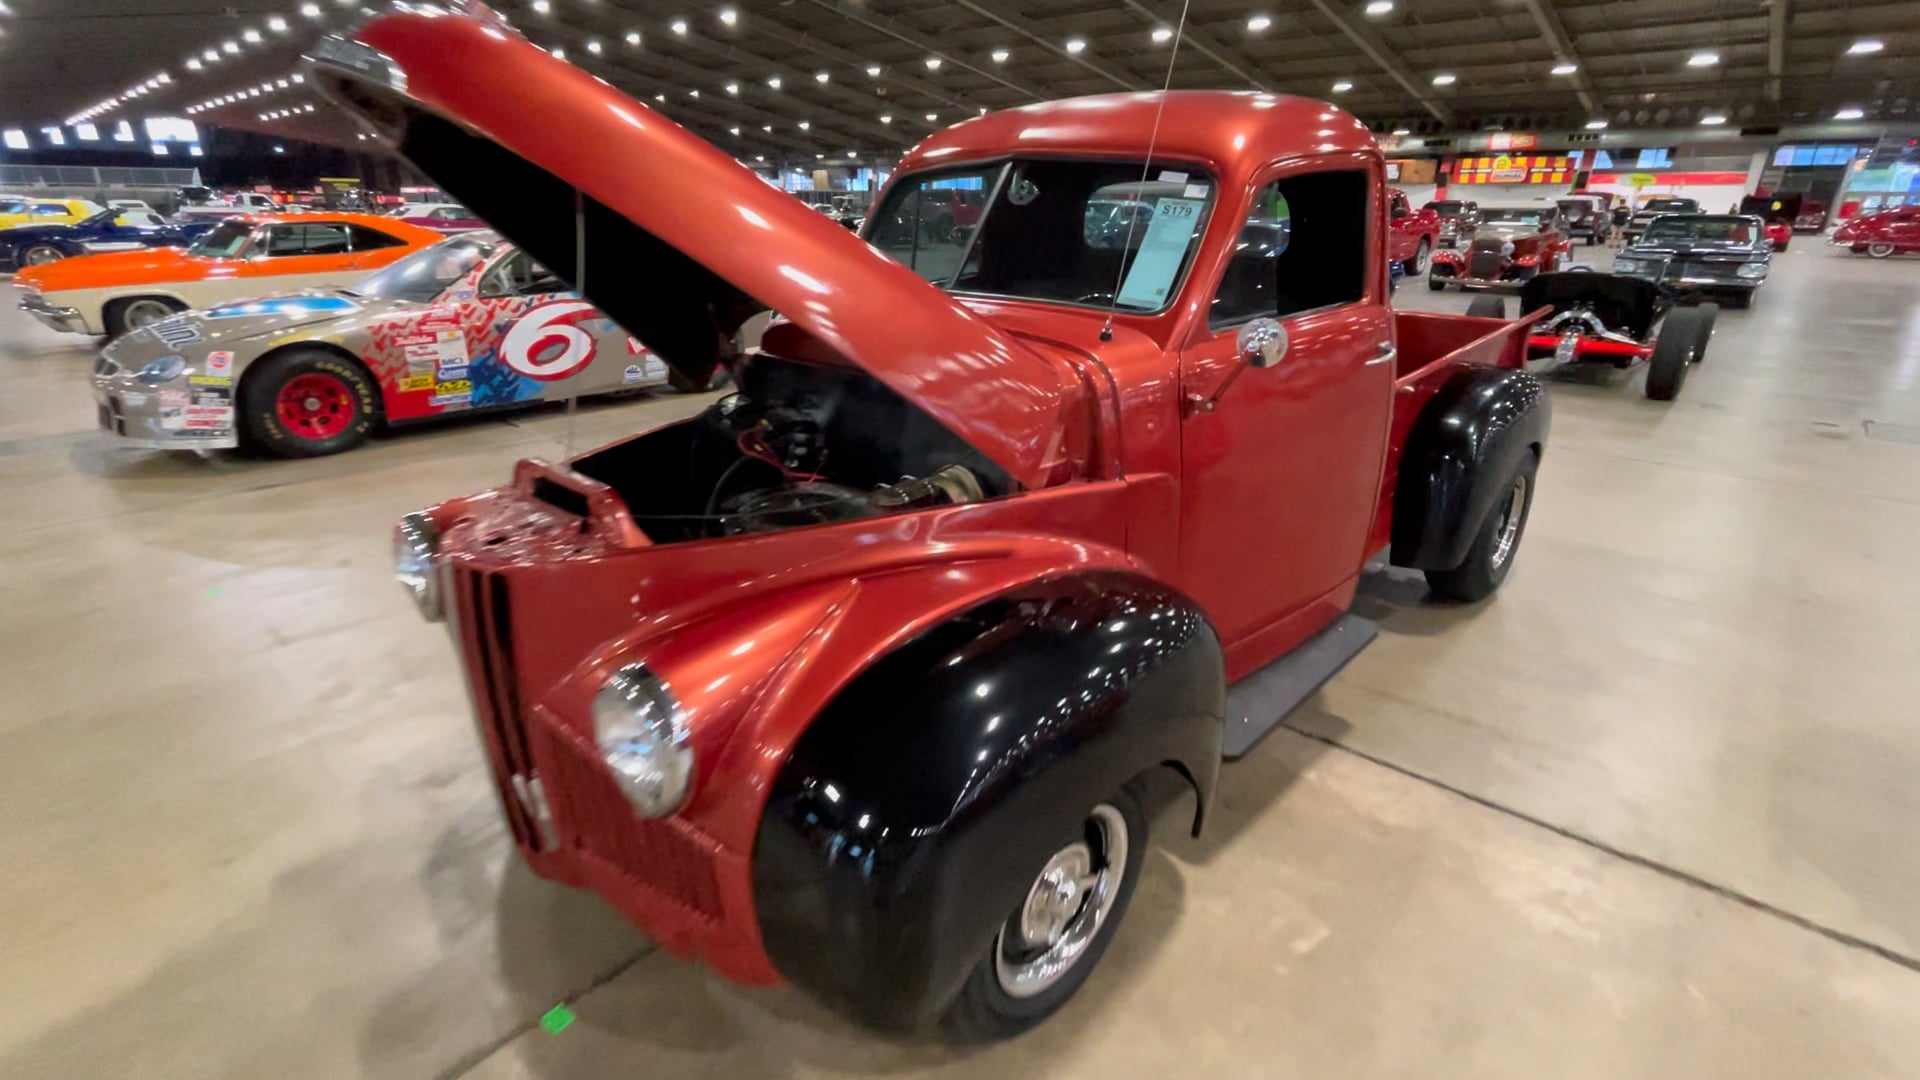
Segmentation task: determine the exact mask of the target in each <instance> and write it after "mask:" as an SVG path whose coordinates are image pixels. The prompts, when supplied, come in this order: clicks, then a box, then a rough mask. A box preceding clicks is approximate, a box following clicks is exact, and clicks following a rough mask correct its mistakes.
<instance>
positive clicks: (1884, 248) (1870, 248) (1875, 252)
mask: <svg viewBox="0 0 1920 1080" xmlns="http://www.w3.org/2000/svg"><path fill="white" fill-rule="evenodd" d="M1867 254H1868V255H1871V256H1873V257H1874V258H1876V259H1884V258H1886V257H1887V256H1889V255H1891V254H1893V245H1892V244H1887V243H1877V244H1868V245H1867Z"/></svg>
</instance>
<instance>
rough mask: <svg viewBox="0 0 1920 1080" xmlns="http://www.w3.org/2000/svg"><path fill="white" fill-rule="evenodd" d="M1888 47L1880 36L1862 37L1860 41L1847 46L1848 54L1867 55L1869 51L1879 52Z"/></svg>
mask: <svg viewBox="0 0 1920 1080" xmlns="http://www.w3.org/2000/svg"><path fill="white" fill-rule="evenodd" d="M1886 47H1887V46H1886V43H1885V42H1883V41H1881V40H1880V39H1879V38H1861V39H1860V40H1859V41H1856V42H1854V43H1853V44H1851V45H1849V46H1847V55H1848V56H1865V55H1867V54H1868V53H1877V52H1879V51H1880V50H1881V49H1884V48H1886Z"/></svg>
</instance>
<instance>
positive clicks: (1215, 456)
mask: <svg viewBox="0 0 1920 1080" xmlns="http://www.w3.org/2000/svg"><path fill="white" fill-rule="evenodd" d="M1377 169H1378V166H1377V165H1376V164H1373V163H1370V162H1367V161H1366V160H1365V159H1364V158H1361V157H1358V156H1353V157H1349V156H1344V155H1342V156H1340V157H1338V158H1335V159H1331V160H1321V161H1314V162H1308V163H1304V164H1302V163H1292V164H1290V165H1288V166H1286V167H1284V168H1280V169H1275V170H1273V171H1271V172H1268V173H1266V174H1264V175H1263V176H1262V177H1260V178H1259V179H1258V181H1257V183H1256V185H1255V187H1254V190H1253V192H1252V198H1251V199H1250V201H1249V202H1247V203H1246V204H1245V205H1244V208H1243V210H1242V211H1241V214H1242V218H1241V228H1240V234H1239V236H1238V237H1237V239H1236V240H1235V242H1234V243H1233V244H1231V245H1229V249H1228V250H1227V251H1226V252H1225V253H1224V255H1223V256H1222V257H1221V259H1220V260H1219V263H1218V264H1217V265H1215V266H1214V267H1211V268H1210V273H1211V275H1212V280H1211V282H1206V281H1202V282H1201V284H1200V287H1201V288H1203V289H1204V290H1205V292H1204V293H1202V295H1204V296H1207V297H1208V298H1209V312H1208V317H1207V320H1206V322H1205V324H1204V325H1202V326H1200V327H1198V328H1197V329H1196V331H1195V334H1194V336H1193V337H1192V338H1190V339H1189V343H1188V345H1187V347H1186V348H1185V349H1184V350H1183V351H1182V353H1181V356H1180V379H1181V391H1182V396H1183V399H1184V400H1185V401H1186V408H1185V410H1184V416H1183V420H1182V428H1181V432H1182V434H1181V445H1182V455H1181V457H1182V463H1181V485H1180V499H1181V519H1180V555H1179V573H1178V576H1177V579H1176V580H1177V582H1178V584H1179V585H1180V586H1181V587H1182V588H1184V589H1185V590H1187V592H1188V593H1189V594H1190V595H1191V596H1193V597H1194V599H1196V600H1197V601H1199V603H1200V605H1201V607H1202V608H1204V609H1205V610H1206V612H1207V613H1208V615H1209V616H1210V617H1212V619H1213V620H1214V625H1215V627H1216V628H1217V630H1218V631H1219V633H1220V635H1221V637H1222V640H1223V643H1224V644H1225V645H1226V647H1227V658H1228V674H1229V676H1230V677H1235V678H1237V677H1238V676H1240V675H1242V674H1245V673H1246V672H1247V671H1249V670H1251V669H1252V668H1255V667H1258V666H1259V665H1261V664H1264V663H1266V662H1267V661H1268V660H1270V659H1272V658H1274V657H1275V656H1278V655H1280V654H1281V653H1283V652H1285V651H1287V650H1288V649H1291V648H1292V647H1293V646H1294V645H1297V644H1299V642H1300V641H1302V640H1304V639H1305V638H1306V637H1307V636H1310V635H1311V634H1312V633H1313V632H1314V631H1316V630H1318V629H1319V628H1320V627H1321V626H1324V625H1325V624H1326V623H1327V622H1329V621H1331V620H1332V619H1333V618H1335V617H1337V616H1338V615H1339V613H1340V612H1341V611H1342V610H1344V609H1345V607H1346V605H1347V604H1348V602H1349V601H1350V600H1351V598H1352V590H1353V587H1354V585H1355V582H1356V581H1357V579H1358V574H1359V571H1360V568H1361V565H1362V563H1363V562H1364V560H1365V557H1366V555H1367V552H1366V551H1364V550H1363V549H1364V547H1365V546H1366V540H1367V531H1368V528H1369V526H1370V524H1371V522H1372V517H1373V511H1374V507H1375V504H1376V498H1377V495H1378V491H1379V485H1380V476H1381V469H1382V466H1383V463H1384V460H1385V455H1386V446H1387V435H1388V430H1389V419H1390V413H1391V410H1392V406H1393V383H1394V374H1395V372H1394V352H1393V341H1394V338H1393V322H1392V319H1393V314H1392V312H1391V310H1389V308H1388V306H1387V282H1386V276H1387V275H1386V271H1385V267H1384V265H1383V264H1382V261H1381V257H1382V255H1384V254H1385V249H1386V237H1385V235H1384V233H1385V231H1386V229H1387V228H1388V224H1387V221H1386V220H1385V216H1386V213H1387V209H1386V199H1385V197H1384V194H1383V193H1382V192H1381V187H1380V184H1381V180H1380V177H1379V176H1378V175H1377ZM1222 212H1224V213H1232V212H1233V208H1232V207H1230V206H1229V207H1223V208H1222ZM1260 320H1269V321H1271V323H1272V324H1277V325H1278V326H1279V327H1280V328H1281V329H1283V330H1284V331H1285V334H1286V349H1285V352H1284V354H1283V355H1281V356H1280V357H1279V358H1278V360H1277V362H1274V363H1272V364H1271V365H1270V366H1253V365H1248V366H1245V367H1241V366H1240V365H1241V361H1240V359H1239V357H1240V355H1241V346H1240V341H1241V340H1242V331H1243V330H1246V329H1248V328H1249V327H1250V326H1265V325H1268V324H1267V323H1262V322H1260ZM1236 369H1239V373H1238V375H1237V376H1236V375H1234V374H1233V373H1234V371H1235V370H1236ZM1229 378H1231V379H1232V383H1231V385H1227V386H1226V388H1225V390H1224V392H1223V391H1222V390H1221V388H1222V385H1223V384H1225V383H1226V382H1227V380H1228V379H1229ZM1216 395H1217V396H1216ZM1209 403H1211V406H1212V407H1211V408H1210V409H1209V408H1208V407H1207V406H1208V404H1209Z"/></svg>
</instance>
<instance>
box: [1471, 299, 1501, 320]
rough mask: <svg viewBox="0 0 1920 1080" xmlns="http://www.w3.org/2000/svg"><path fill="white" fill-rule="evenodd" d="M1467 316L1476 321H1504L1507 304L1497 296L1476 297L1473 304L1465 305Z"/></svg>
mask: <svg viewBox="0 0 1920 1080" xmlns="http://www.w3.org/2000/svg"><path fill="white" fill-rule="evenodd" d="M1467 314H1469V315H1472V316H1474V317H1475V318H1478V319H1504V318H1506V317H1507V302H1506V301H1505V300H1502V299H1501V298H1500V297H1498V296H1476V297H1474V298H1473V303H1471V304H1468V305H1467Z"/></svg>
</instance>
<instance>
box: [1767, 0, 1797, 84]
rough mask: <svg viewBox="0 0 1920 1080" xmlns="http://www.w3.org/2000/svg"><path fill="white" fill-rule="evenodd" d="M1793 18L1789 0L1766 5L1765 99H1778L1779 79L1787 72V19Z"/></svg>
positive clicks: (1775, 0)
mask: <svg viewBox="0 0 1920 1080" xmlns="http://www.w3.org/2000/svg"><path fill="white" fill-rule="evenodd" d="M1791 18H1793V4H1792V2H1791V0H1772V3H1771V4H1769V5H1768V7H1767V100H1768V101H1775V102H1777V101H1779V100H1780V80H1781V78H1782V77H1783V76H1785V75H1786V73H1787V21H1788V20H1789V19H1791Z"/></svg>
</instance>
